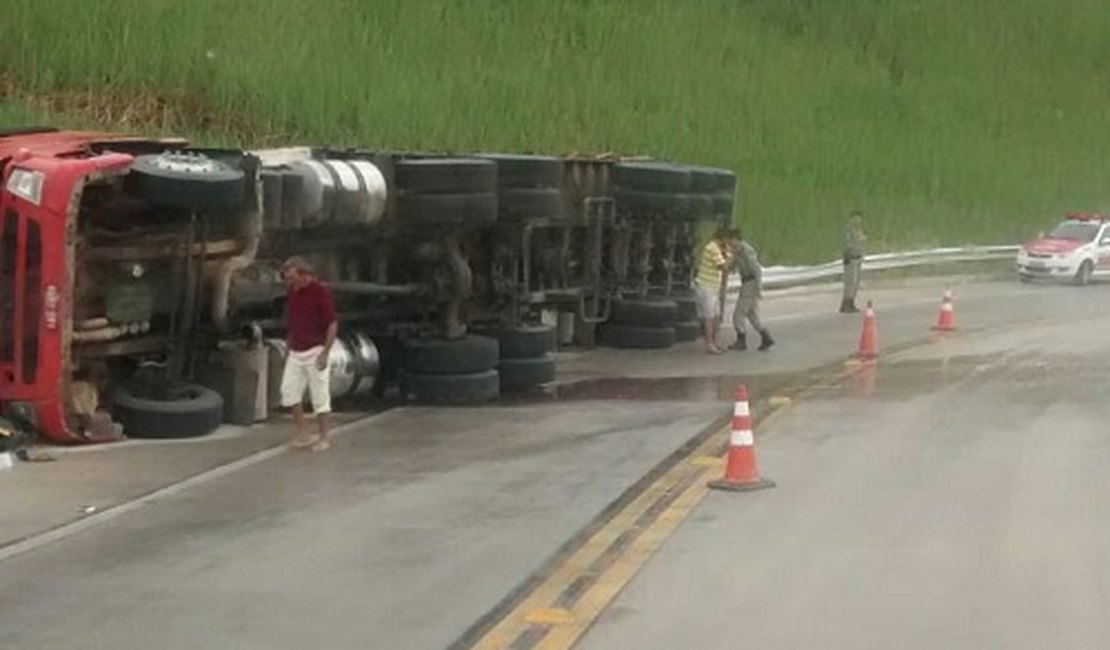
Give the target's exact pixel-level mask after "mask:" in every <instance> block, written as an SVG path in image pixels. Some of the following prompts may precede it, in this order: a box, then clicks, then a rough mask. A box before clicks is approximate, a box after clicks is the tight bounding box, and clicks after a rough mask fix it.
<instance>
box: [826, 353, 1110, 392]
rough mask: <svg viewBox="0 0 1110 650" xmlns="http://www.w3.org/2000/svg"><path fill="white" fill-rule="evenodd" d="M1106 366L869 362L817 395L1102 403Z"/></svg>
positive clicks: (1049, 360) (963, 360)
mask: <svg viewBox="0 0 1110 650" xmlns="http://www.w3.org/2000/svg"><path fill="white" fill-rule="evenodd" d="M1108 385H1110V362H1108V361H1104V360H1102V359H1098V358H1094V357H1091V356H1085V355H1076V354H1041V353H1029V354H1020V355H1018V354H1010V355H997V354H995V355H982V356H960V357H949V358H940V359H929V360H912V361H896V362H893V363H884V362H882V361H880V362H879V363H877V364H869V365H867V366H864V367H862V368H860V369H859V371H858V372H857V373H856V374H854V375H852V376H851V377H849V378H847V379H846V380H845V381H844V382H842V383H840V384H839V385H836V386H830V387H829V388H828V389H826V390H824V391H822V392H821V394H822V395H824V396H827V397H830V398H834V397H855V398H866V399H876V400H881V401H905V400H910V399H914V398H917V397H921V396H924V395H929V394H932V393H937V392H941V391H946V390H958V391H960V392H961V393H964V394H974V393H976V392H979V391H990V392H991V393H992V394H994V395H998V394H1001V395H1002V396H1003V397H1004V399H1007V400H1010V401H1014V402H1015V403H1023V404H1035V405H1048V404H1053V403H1058V402H1075V403H1080V402H1088V403H1090V401H1092V400H1099V399H1104V397H1105V395H1106V392H1107V386H1108Z"/></svg>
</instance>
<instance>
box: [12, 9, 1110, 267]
mask: <svg viewBox="0 0 1110 650" xmlns="http://www.w3.org/2000/svg"><path fill="white" fill-rule="evenodd" d="M1108 33H1110V10H1107V9H1106V8H1105V3H1104V1H1103V0H974V1H973V2H971V1H968V0H917V1H910V0H746V1H741V0H690V1H689V2H674V0H668V1H665V2H664V1H662V0H288V1H287V2H285V3H280V4H279V3H278V2H276V1H268V0H235V1H230V0H190V1H189V2H181V1H180V0H97V1H96V2H74V1H71V0H5V2H4V20H3V22H2V23H0V71H3V72H5V73H6V74H7V75H8V77H9V78H11V79H14V80H15V82H16V87H17V88H18V90H19V92H20V93H25V94H26V97H28V98H31V99H33V98H37V97H42V96H51V94H52V93H56V92H58V91H63V92H68V93H74V92H76V93H78V94H80V93H84V96H85V97H86V98H87V97H89V96H99V95H101V94H102V93H108V94H113V95H116V96H124V97H126V96H128V94H129V93H134V94H135V96H136V97H138V96H144V97H149V96H153V97H156V98H160V99H158V100H157V101H153V102H151V101H149V100H144V102H143V106H145V107H146V109H145V110H144V111H140V112H141V113H143V115H147V113H149V112H150V110H151V109H150V107H151V106H154V107H155V108H157V107H159V106H162V108H163V109H165V104H167V103H170V104H174V105H177V106H178V110H176V111H166V110H164V112H166V113H167V114H168V113H173V115H172V116H170V117H165V118H158V117H157V116H155V117H154V118H151V117H150V116H149V115H147V121H146V122H145V124H148V125H149V124H153V125H155V126H156V127H159V128H165V129H173V130H177V131H182V132H186V133H188V134H198V135H201V136H202V137H204V138H205V140H206V141H209V142H212V141H218V142H232V141H243V140H250V141H253V142H257V141H262V140H267V141H271V142H272V141H281V140H290V139H299V140H309V141H312V142H321V143H336V144H358V145H362V146H382V147H390V148H409V149H434V150H460V149H461V150H465V149H486V150H511V151H543V152H554V153H565V152H570V151H592V152H601V151H618V152H622V153H643V154H649V155H655V156H659V157H664V158H672V159H677V160H682V161H691V162H697V163H704V164H713V165H723V166H728V167H732V168H735V169H738V170H740V171H741V173H742V178H743V180H742V187H743V197H742V201H741V205H740V206H739V208H738V216H739V218H740V219H741V221H742V223H743V224H744V226H745V227H746V228H747V230H748V231H749V233H750V235H751V237H752V238H753V240H754V241H755V243H756V244H757V246H759V247H760V248H761V250H762V253H763V257H764V258H765V260H767V261H768V262H769V263H785V262H798V261H816V260H825V259H828V258H832V257H835V256H836V254H837V240H838V237H839V232H840V229H841V227H842V223H843V219H844V217H845V214H846V212H847V211H848V210H850V209H851V208H854V207H859V208H861V209H863V210H864V211H865V212H866V213H867V214H868V227H869V230H870V234H871V243H872V246H873V248H874V247H878V248H888V249H890V248H902V247H907V246H920V245H935V244H959V243H996V242H998V243H1001V242H1009V241H1014V240H1016V239H1019V238H1021V237H1022V236H1024V235H1025V234H1027V233H1028V232H1030V231H1035V230H1036V229H1038V228H1039V227H1040V226H1042V225H1043V223H1045V222H1046V221H1051V220H1052V219H1054V218H1055V217H1056V216H1057V215H1058V214H1060V213H1061V212H1063V211H1064V210H1069V209H1106V208H1110V185H1108V184H1107V182H1106V179H1107V177H1108V173H1107V172H1108V171H1110V170H1108V163H1110V161H1108V158H1107V155H1106V154H1105V153H1104V146H1103V144H1102V142H1101V138H1102V137H1104V136H1105V135H1106V134H1107V133H1108V132H1110V101H1108V100H1110V83H1108V81H1110V79H1108V77H1110V68H1108V66H1107V65H1106V62H1107V61H1110V39H1108V38H1107V37H1106V34H1108ZM137 91H142V92H141V93H139V92H137ZM167 93H169V94H168V95H167ZM174 93H177V94H174ZM167 97H168V98H169V99H168V100H167V99H166V98H167ZM2 99H3V98H2V97H0V100H2ZM9 101H11V100H9ZM29 101H30V100H29ZM159 102H161V103H159ZM50 106H51V109H50V110H63V111H65V110H67V109H68V108H69V107H68V106H67V105H66V103H65V101H54V102H53V103H52V104H51V105H50ZM180 106H185V108H184V109H181V108H180ZM81 114H82V115H90V113H81ZM91 115H92V116H93V117H92V118H85V119H92V120H93V121H108V122H121V123H123V124H125V125H129V124H131V122H128V120H129V119H133V117H134V116H132V115H130V114H129V113H128V112H127V111H126V110H123V109H120V108H118V107H117V108H116V109H114V110H112V111H105V112H101V113H96V112H93V113H91ZM171 118H172V119H171ZM12 119H13V118H11V117H8V116H6V114H5V113H0V122H4V121H10V120H12Z"/></svg>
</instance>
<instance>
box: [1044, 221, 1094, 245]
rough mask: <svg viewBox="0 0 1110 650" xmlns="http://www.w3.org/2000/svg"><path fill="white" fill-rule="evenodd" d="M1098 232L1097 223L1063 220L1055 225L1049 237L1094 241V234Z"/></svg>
mask: <svg viewBox="0 0 1110 650" xmlns="http://www.w3.org/2000/svg"><path fill="white" fill-rule="evenodd" d="M1097 234H1098V224H1097V223H1085V222H1082V221H1065V222H1063V223H1061V224H1060V225H1058V226H1056V227H1055V228H1054V229H1053V230H1052V232H1051V233H1049V235H1048V236H1049V237H1050V238H1052V239H1070V240H1072V241H1083V242H1087V241H1094V239H1095V235H1097Z"/></svg>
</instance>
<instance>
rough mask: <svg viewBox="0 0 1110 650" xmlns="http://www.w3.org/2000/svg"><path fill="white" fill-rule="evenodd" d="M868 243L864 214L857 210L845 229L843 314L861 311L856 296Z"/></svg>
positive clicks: (841, 311) (841, 309) (841, 305)
mask: <svg viewBox="0 0 1110 650" xmlns="http://www.w3.org/2000/svg"><path fill="white" fill-rule="evenodd" d="M866 241H867V237H866V236H865V235H864V234H863V213H862V212H860V211H858V210H855V211H853V212H852V214H851V215H850V216H849V218H848V226H847V227H846V228H845V229H844V300H842V301H841V303H840V313H842V314H854V313H856V312H858V311H859V307H856V294H857V293H858V292H859V279H860V271H861V269H862V268H863V257H864V255H865V254H866V251H865V249H864V242H866Z"/></svg>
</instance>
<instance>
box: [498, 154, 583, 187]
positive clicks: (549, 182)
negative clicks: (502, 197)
mask: <svg viewBox="0 0 1110 650" xmlns="http://www.w3.org/2000/svg"><path fill="white" fill-rule="evenodd" d="M478 157H479V158H482V159H484V160H491V161H493V162H494V163H496V164H497V186H498V187H500V188H501V189H502V190H509V189H512V190H520V189H533V188H541V187H544V188H558V187H562V185H563V168H564V163H563V159H562V158H555V157H553V156H525V155H514V154H482V155H480V156H478Z"/></svg>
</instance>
